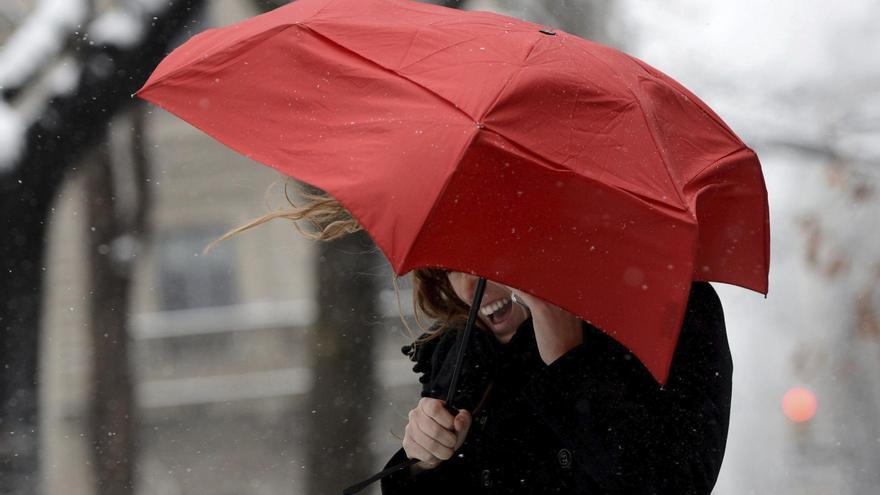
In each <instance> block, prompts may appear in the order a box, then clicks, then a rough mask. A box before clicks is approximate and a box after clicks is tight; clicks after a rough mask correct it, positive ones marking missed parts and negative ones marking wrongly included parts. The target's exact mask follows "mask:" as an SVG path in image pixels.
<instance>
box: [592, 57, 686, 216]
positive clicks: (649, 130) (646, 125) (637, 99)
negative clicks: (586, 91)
mask: <svg viewBox="0 0 880 495" xmlns="http://www.w3.org/2000/svg"><path fill="white" fill-rule="evenodd" d="M579 48H580V49H581V51H582V52H583V53H585V54H587V55H588V56H589V57H591V58H592V59H594V60H595V61H597V62H599V63H600V64H602V65H604V66H605V67H606V68H607V69H608V70H609V71H611V72H612V73H614V74H616V75H617V76H619V77H620V78H621V79H623V74H621V73H620V71H618V70H616V69H614V68H613V67H611V66H610V65H609V64H608V63H607V62H605V61H604V60H602V59H601V58H599V57H597V56H596V55H594V54H592V53H590V52H589V51H588V50H586V49H584V47H582V46H579ZM621 53H623V52H621ZM624 55H626V54H624ZM636 65H639V64H636ZM639 68H640V69H642V70H643V71H645V69H644V67H642V66H641V65H639ZM645 72H646V73H648V72H647V71H645ZM648 74H649V75H650V73H648ZM626 91H627V92H628V93H629V94H630V96H631V97H632V99H633V100H634V101H635V102H636V105H638V106H639V110H640V111H641V113H642V119H643V120H644V121H645V127H646V128H647V130H648V134H650V135H651V141H652V142H653V143H654V152H655V153H657V157H658V158H660V162H661V163H662V164H663V170H664V172H666V176H667V177H668V178H669V182H670V183H671V184H672V190H673V192H675V196H676V197H677V198H678V202H679V203H680V204H681V206H682V208H683V209H684V210H685V211H687V212H688V213H690V214H691V215H695V212H692V211H690V208H688V207H687V204H685V201H684V198H682V196H681V192H680V191H679V188H678V187H676V186H680V185H679V184H678V183H676V181H675V179H673V178H672V174H670V173H669V164H668V163H666V160H665V159H664V158H663V154H662V153H660V151H659V149H660V148H659V145H658V144H657V138H656V137H655V136H654V133H653V132H651V126H650V125H649V124H648V117H647V115H645V108H644V107H643V106H642V102H641V100H639V98H638V96H636V94H635V92H634V91H633V90H632V88H630V87H629V86H626Z"/></svg>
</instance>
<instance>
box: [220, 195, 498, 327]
mask: <svg viewBox="0 0 880 495" xmlns="http://www.w3.org/2000/svg"><path fill="white" fill-rule="evenodd" d="M291 184H294V185H295V184H296V183H295V182H293V181H292V180H287V181H286V182H285V184H284V196H285V198H286V199H287V202H288V203H289V205H290V207H289V208H283V209H280V210H275V211H270V212H269V213H266V214H265V215H261V216H259V217H257V218H254V219H253V220H251V221H249V222H247V223H244V224H242V225H239V226H238V227H235V228H233V229H232V230H230V231H229V232H226V233H225V234H223V235H222V236H220V237H219V238H217V239H215V240H214V241H212V242H211V243H210V244H208V246H207V247H205V250H204V252H205V253H207V252H208V251H210V250H211V249H212V248H213V247H214V246H215V245H217V244H218V243H220V242H222V241H225V240H227V239H229V238H231V237H233V236H236V235H238V234H241V233H242V232H244V231H246V230H250V229H252V228H254V227H257V226H260V225H263V224H264V223H266V222H269V221H271V220H275V219H278V218H283V219H286V220H290V221H292V222H293V225H294V227H295V228H296V230H297V231H298V232H299V233H300V234H302V235H303V236H305V237H307V238H309V239H313V240H317V241H332V240H335V239H339V238H341V237H345V236H346V235H349V234H354V233H355V232H359V231H361V230H363V226H361V224H360V223H359V222H358V221H357V219H355V218H354V217H353V216H352V215H351V213H349V211H348V210H347V209H345V207H343V206H342V205H341V204H340V203H339V202H338V201H336V199H334V198H333V197H332V196H330V195H329V194H327V193H323V192H319V193H313V192H309V191H306V190H305V189H303V188H302V187H294V189H296V190H297V191H296V194H297V196H299V197H300V198H302V200H303V203H302V204H301V205H297V204H296V203H295V202H294V201H293V199H292V198H291V195H290V194H289V190H288V187H289V186H290V185H291ZM300 221H305V222H307V223H308V224H310V225H311V229H310V230H307V229H304V228H303V227H302V226H301V225H300V223H299V222H300ZM412 274H413V275H412V276H413V278H412V285H413V302H412V304H413V314H414V316H415V320H416V323H417V324H418V325H419V327H420V328H421V330H422V333H423V334H424V335H423V336H422V337H420V338H418V339H416V337H415V334H413V332H412V330H411V329H410V328H409V325H408V324H407V322H406V319H405V318H404V316H403V311H402V310H401V312H400V318H401V320H402V321H403V325H404V327H406V329H407V331H409V332H410V336H411V337H412V338H413V340H414V341H419V342H422V341H426V340H431V339H434V338H436V337H439V336H440V335H441V334H442V333H443V332H445V331H446V330H447V329H449V328H456V327H458V328H460V327H463V326H464V324H465V322H466V321H467V316H468V305H467V304H465V303H464V301H462V300H461V299H460V298H459V297H458V296H457V295H456V294H455V291H454V290H453V288H452V284H451V283H450V282H449V277H448V276H447V270H445V269H442V268H417V269H415V270H413V272H412ZM393 282H394V289H395V291H396V293H397V301H398V307H400V290H399V288H398V285H397V277H396V276H395V278H394V280H393ZM420 312H421V314H422V315H424V316H427V317H428V318H430V319H432V320H434V324H433V325H430V326H428V327H426V325H425V324H424V323H423V322H422V318H421V316H420ZM477 325H478V326H482V325H483V324H482V322H480V321H479V319H477Z"/></svg>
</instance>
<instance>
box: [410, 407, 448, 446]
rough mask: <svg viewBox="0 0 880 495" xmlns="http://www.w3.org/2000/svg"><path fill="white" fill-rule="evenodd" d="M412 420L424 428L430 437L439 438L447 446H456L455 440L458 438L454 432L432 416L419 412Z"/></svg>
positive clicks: (423, 430) (421, 428)
mask: <svg viewBox="0 0 880 495" xmlns="http://www.w3.org/2000/svg"><path fill="white" fill-rule="evenodd" d="M412 422H413V423H415V425H416V426H417V427H418V428H419V429H420V430H422V432H424V433H425V434H427V435H428V436H429V437H431V438H433V439H434V440H437V441H438V442H440V443H441V444H443V445H444V446H446V447H449V448H452V447H454V446H455V441H456V439H457V437H456V435H455V433H454V432H452V431H450V430H447V429H446V428H443V427H442V426H440V425H439V424H438V423H437V422H436V421H434V420H433V419H432V418H430V417H428V416H425V415H424V414H420V413H417V414H415V415H413V419H412Z"/></svg>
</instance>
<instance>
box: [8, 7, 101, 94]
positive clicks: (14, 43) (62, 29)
mask: <svg viewBox="0 0 880 495" xmlns="http://www.w3.org/2000/svg"><path fill="white" fill-rule="evenodd" d="M87 15H88V5H87V4H86V0H40V2H39V3H38V4H37V7H36V10H35V11H34V13H33V14H31V15H30V16H28V18H27V19H26V20H25V21H24V23H23V24H22V25H21V27H19V28H18V29H17V30H16V31H15V32H14V33H13V34H12V36H11V37H10V38H9V39H8V40H7V42H6V43H5V44H4V45H3V47H2V50H0V92H2V93H4V94H5V93H11V92H15V91H17V90H18V89H19V88H21V87H22V86H24V85H25V84H27V82H28V81H30V80H31V79H33V78H34V77H36V76H37V75H38V74H39V73H40V72H41V71H42V70H43V69H44V68H45V67H46V66H47V65H48V64H50V63H51V62H52V61H53V60H54V59H55V57H57V56H58V54H59V53H61V51H62V50H63V49H64V46H65V44H66V43H67V41H68V40H69V39H70V35H71V34H72V33H73V32H74V31H75V30H76V29H77V28H78V27H79V26H81V25H82V24H83V23H84V22H85V20H86V17H87Z"/></svg>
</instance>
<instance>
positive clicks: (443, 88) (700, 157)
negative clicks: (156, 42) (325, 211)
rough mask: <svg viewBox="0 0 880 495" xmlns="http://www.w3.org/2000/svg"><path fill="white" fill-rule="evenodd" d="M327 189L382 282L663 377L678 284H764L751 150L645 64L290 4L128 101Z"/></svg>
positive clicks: (463, 21)
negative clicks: (461, 300) (574, 336)
mask: <svg viewBox="0 0 880 495" xmlns="http://www.w3.org/2000/svg"><path fill="white" fill-rule="evenodd" d="M138 95H139V96H141V97H142V98H145V99H147V100H150V101H152V102H154V103H156V104H158V105H159V106H161V107H163V108H165V109H167V110H169V111H170V112H172V113H174V114H176V115H178V116H180V117H181V118H183V119H184V120H186V121H188V122H190V123H191V124H193V125H194V126H196V127H198V128H200V129H202V130H203V131H205V132H207V133H208V134H210V135H212V136H213V137H215V138H216V139H218V140H219V141H221V142H223V143H224V144H226V145H227V146H229V147H230V148H232V149H234V150H236V151H238V152H240V153H242V154H244V155H246V156H248V157H251V158H253V159H255V160H258V161H260V162H262V163H265V164H266V165H269V166H271V167H274V168H276V169H278V170H279V171H281V172H283V173H285V174H287V175H290V176H293V177H295V178H297V179H299V180H302V181H305V182H308V183H311V184H313V185H315V186H317V187H320V188H321V189H324V190H325V191H327V192H328V193H330V194H332V195H333V196H334V197H335V198H336V199H338V200H339V201H340V202H341V203H342V204H343V205H344V206H345V207H346V208H347V209H348V210H349V211H350V212H351V213H352V214H353V215H354V217H355V218H357V220H358V221H360V223H361V224H362V225H363V226H364V227H365V228H366V230H367V231H368V232H369V233H370V235H371V236H372V238H373V239H374V240H375V242H376V244H377V245H378V246H379V248H380V249H381V250H382V251H383V253H384V254H385V256H386V257H387V258H388V260H389V261H390V263H391V266H392V267H393V269H394V271H395V272H396V273H397V274H404V273H407V272H409V271H410V270H412V269H414V268H418V267H444V268H447V269H451V270H457V271H464V272H470V273H475V274H478V275H480V276H482V277H486V278H489V279H492V280H496V281H498V282H501V283H504V284H506V285H509V286H512V287H516V288H518V289H521V290H523V291H525V292H528V293H531V294H534V295H536V296H538V297H540V298H543V299H545V300H547V301H550V302H552V303H554V304H556V305H558V306H560V307H562V308H564V309H567V310H569V311H571V312H573V313H575V314H577V315H578V316H579V317H581V318H583V319H585V320H588V321H590V322H591V323H593V324H594V325H596V326H597V327H599V328H601V329H603V331H605V332H607V333H608V334H610V335H612V336H613V337H614V338H615V339H617V340H618V341H619V342H621V343H622V344H623V345H625V346H626V347H628V348H629V349H630V350H632V351H633V352H634V353H635V354H636V355H637V356H638V357H639V358H640V359H641V361H642V362H643V363H644V364H645V365H646V366H647V368H648V369H649V370H650V371H651V373H652V374H653V375H654V376H655V378H656V379H657V380H658V381H659V382H660V383H665V381H666V379H667V375H668V372H669V366H670V362H671V359H672V354H673V351H674V349H675V345H676V341H677V338H678V333H679V329H680V327H681V323H682V319H683V316H684V310H685V307H686V303H687V297H688V293H689V290H690V286H691V282H692V281H693V280H711V281H718V282H726V283H730V284H736V285H740V286H743V287H747V288H750V289H753V290H756V291H759V292H762V293H766V292H767V273H768V268H769V218H768V208H767V192H766V189H765V186H764V181H763V177H762V174H761V167H760V163H759V162H758V158H757V157H756V155H755V153H754V152H753V151H752V150H751V149H749V148H748V147H747V146H746V145H745V144H743V142H742V141H741V140H740V139H739V138H738V137H737V136H736V135H735V134H734V133H733V131H731V130H730V129H729V128H728V127H727V126H726V125H725V124H724V123H723V122H722V121H721V119H720V118H719V117H718V116H717V115H716V114H715V113H713V112H712V110H710V109H709V108H708V107H707V106H706V104H704V103H703V102H702V101H700V100H699V99H698V98H697V97H695V96H694V95H693V94H691V93H690V92H689V91H688V90H687V89H685V88H684V87H682V86H681V85H680V84H678V83H677V82H675V81H674V80H672V79H671V78H669V77H668V76H666V75H664V74H663V73H661V72H659V71H658V70H656V69H654V68H653V67H650V66H649V65H647V64H645V63H644V62H642V61H640V60H638V59H636V58H633V57H631V56H629V55H626V54H624V53H621V52H619V51H617V50H614V49H612V48H609V47H606V46H602V45H600V44H597V43H593V42H590V41H586V40H584V39H581V38H578V37H576V36H574V35H571V34H568V33H565V32H562V31H558V30H553V29H551V28H548V27H546V26H541V25H536V24H532V23H528V22H524V21H520V20H516V19H512V18H510V17H505V16H502V15H497V14H493V13H487V12H469V11H458V10H453V9H447V8H443V7H438V6H434V5H429V4H422V3H417V2H412V1H407V0H299V1H297V2H294V3H292V4H289V5H287V6H285V7H282V8H279V9H277V10H275V11H273V12H270V13H268V14H264V15H261V16H258V17H254V18H252V19H248V20H246V21H243V22H240V23H238V24H234V25H232V26H228V27H225V28H222V29H213V30H209V31H206V32H204V33H202V34H199V35H197V36H195V37H194V38H192V39H191V40H189V41H188V42H186V43H185V44H184V45H182V46H181V47H180V48H178V49H177V50H175V51H174V52H173V53H171V54H170V55H169V56H168V57H167V58H166V59H165V60H164V61H162V63H161V64H160V65H159V67H158V68H157V69H156V71H155V72H154V73H153V75H152V76H151V77H150V79H149V81H147V83H146V85H145V86H144V87H143V88H142V89H141V90H140V91H139V92H138Z"/></svg>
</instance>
